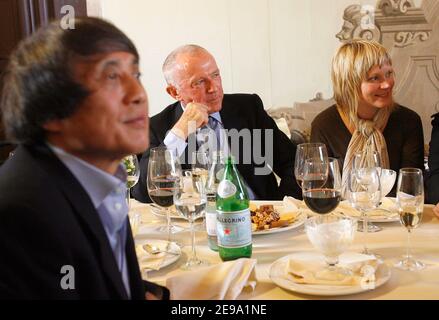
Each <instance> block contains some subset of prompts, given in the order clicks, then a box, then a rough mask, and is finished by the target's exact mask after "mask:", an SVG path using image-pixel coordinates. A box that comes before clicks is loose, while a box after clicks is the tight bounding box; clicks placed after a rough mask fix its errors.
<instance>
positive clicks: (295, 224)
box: [251, 201, 307, 236]
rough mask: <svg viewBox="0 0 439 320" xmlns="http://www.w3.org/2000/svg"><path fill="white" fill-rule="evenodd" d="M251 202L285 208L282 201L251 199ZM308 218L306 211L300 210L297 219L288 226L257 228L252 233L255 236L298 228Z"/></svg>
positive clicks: (257, 204)
mask: <svg viewBox="0 0 439 320" xmlns="http://www.w3.org/2000/svg"><path fill="white" fill-rule="evenodd" d="M251 203H252V204H255V205H256V206H258V207H259V206H261V205H268V204H272V205H273V206H274V208H275V209H279V208H283V202H282V201H251ZM306 219H307V215H306V213H304V212H299V213H298V215H297V217H296V220H295V221H294V222H293V223H290V224H289V225H287V226H284V227H277V228H270V229H265V230H255V231H253V232H252V234H253V235H254V236H255V235H261V234H270V233H278V232H284V231H287V230H292V229H296V228H299V227H300V226H301V225H303V224H304V223H305V221H306Z"/></svg>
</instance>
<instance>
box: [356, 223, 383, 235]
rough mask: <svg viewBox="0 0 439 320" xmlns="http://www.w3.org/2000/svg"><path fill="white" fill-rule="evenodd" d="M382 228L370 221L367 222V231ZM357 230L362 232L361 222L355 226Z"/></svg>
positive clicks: (376, 230) (375, 230) (377, 230)
mask: <svg viewBox="0 0 439 320" xmlns="http://www.w3.org/2000/svg"><path fill="white" fill-rule="evenodd" d="M381 230H383V228H381V227H379V226H377V225H376V224H372V223H370V222H369V223H368V224H367V232H371V233H373V232H379V231H381ZM357 231H358V232H363V223H358V227H357Z"/></svg>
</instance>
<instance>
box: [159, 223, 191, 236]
mask: <svg viewBox="0 0 439 320" xmlns="http://www.w3.org/2000/svg"><path fill="white" fill-rule="evenodd" d="M184 230H186V229H185V228H183V227H180V226H176V225H171V233H172V234H175V233H179V232H182V231H184ZM158 231H160V232H163V233H167V232H168V227H167V226H161V227H160V228H159V229H158Z"/></svg>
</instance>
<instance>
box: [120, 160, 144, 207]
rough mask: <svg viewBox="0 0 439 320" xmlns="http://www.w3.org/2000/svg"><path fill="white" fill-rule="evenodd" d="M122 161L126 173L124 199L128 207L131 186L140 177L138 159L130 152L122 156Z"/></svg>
mask: <svg viewBox="0 0 439 320" xmlns="http://www.w3.org/2000/svg"><path fill="white" fill-rule="evenodd" d="M122 163H123V165H124V167H125V170H126V173H127V193H126V200H127V204H128V208H129V207H130V194H131V188H132V187H134V186H135V185H136V184H137V182H139V177H140V167H139V160H138V159H137V156H136V155H132V154H130V155H128V156H126V157H125V158H123V160H122Z"/></svg>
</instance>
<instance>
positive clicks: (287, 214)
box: [130, 146, 439, 300]
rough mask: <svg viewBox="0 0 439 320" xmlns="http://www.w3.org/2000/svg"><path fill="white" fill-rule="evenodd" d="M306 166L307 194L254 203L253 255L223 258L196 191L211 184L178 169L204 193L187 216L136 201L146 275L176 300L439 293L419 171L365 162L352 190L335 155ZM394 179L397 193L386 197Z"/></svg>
mask: <svg viewBox="0 0 439 320" xmlns="http://www.w3.org/2000/svg"><path fill="white" fill-rule="evenodd" d="M318 148H321V147H320V146H319V147H318ZM320 150H322V149H320ZM313 154H314V155H315V154H322V152H314V153H313ZM296 163H297V161H296ZM302 170H303V173H296V174H297V176H298V177H299V178H298V179H297V180H298V183H299V185H300V186H301V187H302V191H303V195H304V200H298V199H294V198H292V197H288V196H286V197H284V199H283V200H282V201H270V200H264V201H250V203H249V210H250V212H251V222H252V231H251V233H252V244H253V252H252V255H251V257H250V258H240V259H236V260H232V261H222V260H221V258H220V256H219V255H218V252H217V251H214V250H212V249H211V246H210V245H208V235H207V233H206V227H205V225H204V227H203V219H200V218H202V216H203V213H202V212H203V210H204V208H205V205H206V201H207V200H206V196H205V195H203V192H202V191H200V190H201V189H202V188H200V189H197V190H198V191H197V192H196V194H193V189H196V188H195V187H194V186H197V187H199V186H200V183H205V182H202V181H201V179H198V178H197V176H196V175H193V173H179V174H180V175H181V177H183V178H180V180H181V181H179V183H180V184H181V186H180V190H184V189H185V188H188V190H189V189H191V190H192V191H190V197H189V198H190V199H191V200H190V201H191V203H192V202H193V201H195V200H194V198H197V199H198V198H199V199H200V200H197V201H199V202H197V203H195V202H194V203H193V204H191V205H190V206H189V207H185V209H184V210H189V211H188V212H187V213H185V214H182V213H181V210H182V209H180V210H175V209H174V210H175V212H174V213H177V214H169V215H168V216H165V215H159V214H157V212H158V207H157V203H156V204H144V203H140V202H137V201H136V200H134V199H131V200H130V203H131V205H130V214H133V213H135V214H136V215H138V216H139V217H140V219H139V220H140V221H139V225H138V228H137V232H136V234H135V243H136V252H137V255H138V259H139V266H140V268H141V271H142V277H143V278H144V279H147V280H148V281H153V282H156V283H158V284H161V285H166V286H168V288H170V289H171V299H176V300H179V299H195V300H197V299H198V300H208V299H213V300H223V299H225V300H233V299H242V300H247V299H249V300H252V299H257V300H283V299H292V300H295V299H328V298H329V299H439V249H438V245H437V244H438V243H439V221H438V219H437V218H436V217H435V216H434V214H433V212H432V209H433V206H432V205H428V204H424V202H423V200H422V201H420V200H419V199H421V197H422V196H423V182H422V179H421V180H419V172H417V171H416V170H412V169H410V170H406V169H402V170H400V172H399V173H398V174H395V172H391V171H387V170H386V169H381V170H376V168H375V167H369V165H367V166H358V168H357V169H355V170H353V173H351V177H350V178H349V182H348V183H349V185H348V186H344V185H343V183H342V179H341V174H340V166H339V164H338V161H337V159H334V158H330V157H327V156H322V157H314V156H313V157H311V158H309V159H306V160H305V161H303V169H302ZM380 174H384V175H386V177H387V176H388V177H390V178H389V179H387V178H385V179H387V182H386V181H385V182H383V181H384V180H382V179H383V177H382V176H380ZM297 176H296V178H297ZM416 176H417V177H418V180H416V179H415V178H414V177H416ZM421 178H422V173H421ZM197 179H198V180H197ZM184 180H188V181H189V182H186V184H185V182H184ZM392 180H393V183H391V182H392ZM389 181H390V182H389ZM395 183H396V186H395V189H396V197H386V195H387V194H388V193H389V192H390V190H391V189H392V188H393V187H394V184H395ZM188 186H191V188H189V187H188ZM383 189H384V190H383ZM188 192H189V191H188ZM344 192H348V193H347V194H348V196H346V194H345V193H344ZM188 194H189V193H188ZM383 195H384V196H383ZM176 197H177V198H176ZM180 198H181V199H182V201H183V200H184V199H185V195H184V194H183V193H182V192H181V191H180V193H177V192H174V200H176V201H180V200H179V199H180ZM203 199H205V200H203ZM176 203H178V202H176ZM198 203H199V205H200V206H204V207H203V209H199V210H198V208H199V207H197V206H199V205H198ZM168 207H169V206H168ZM190 208H192V209H190ZM200 208H201V207H200ZM197 210H198V211H197ZM178 211H180V212H178ZM166 212H167V213H170V212H172V211H171V210H166ZM181 216H186V219H182V218H181ZM187 217H189V218H187ZM196 218H198V221H197V220H196ZM369 222H372V223H374V224H376V225H377V228H376V230H375V231H373V232H371V229H370V227H369V226H368V224H369ZM170 225H175V227H176V230H178V231H175V230H174V231H172V230H170V227H169V226H170ZM195 225H197V226H198V228H196V227H194V226H195ZM200 226H201V227H200ZM359 226H361V227H359ZM363 230H365V231H366V232H363ZM166 234H168V235H167V236H166ZM182 288H184V289H182ZM173 290H174V293H173Z"/></svg>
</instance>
